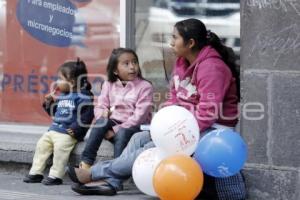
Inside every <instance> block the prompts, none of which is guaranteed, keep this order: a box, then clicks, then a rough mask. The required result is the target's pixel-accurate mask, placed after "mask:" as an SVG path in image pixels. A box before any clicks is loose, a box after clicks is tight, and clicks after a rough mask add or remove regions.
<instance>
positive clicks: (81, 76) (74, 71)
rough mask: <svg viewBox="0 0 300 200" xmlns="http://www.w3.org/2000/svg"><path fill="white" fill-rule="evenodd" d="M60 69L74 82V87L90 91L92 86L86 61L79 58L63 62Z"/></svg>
mask: <svg viewBox="0 0 300 200" xmlns="http://www.w3.org/2000/svg"><path fill="white" fill-rule="evenodd" d="M58 71H59V72H61V74H62V75H63V76H64V77H65V78H66V79H67V80H68V81H73V82H74V84H75V85H74V88H73V89H76V88H78V89H85V90H88V91H90V90H91V89H92V86H91V84H90V82H89V81H88V77H87V74H88V71H87V69H86V65H85V63H84V62H83V61H82V60H80V58H77V61H68V62H65V63H64V64H62V65H61V66H60V67H59V68H58Z"/></svg>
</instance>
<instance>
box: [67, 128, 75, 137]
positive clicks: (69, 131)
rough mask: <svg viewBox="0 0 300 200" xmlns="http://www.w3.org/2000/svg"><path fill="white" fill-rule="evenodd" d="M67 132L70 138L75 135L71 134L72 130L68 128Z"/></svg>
mask: <svg viewBox="0 0 300 200" xmlns="http://www.w3.org/2000/svg"><path fill="white" fill-rule="evenodd" d="M67 132H68V134H69V135H70V136H72V137H74V136H75V134H74V132H73V130H72V129H70V128H68V129H67Z"/></svg>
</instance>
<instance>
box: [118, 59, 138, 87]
mask: <svg viewBox="0 0 300 200" xmlns="http://www.w3.org/2000/svg"><path fill="white" fill-rule="evenodd" d="M139 70H140V68H139V64H138V61H137V59H136V57H135V56H134V55H133V54H132V53H122V54H121V55H120V56H119V59H118V66H117V69H116V71H114V74H115V75H117V76H118V77H119V79H120V80H121V81H132V80H134V79H135V78H136V77H137V76H138V73H139Z"/></svg>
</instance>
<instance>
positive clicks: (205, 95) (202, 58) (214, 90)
mask: <svg viewBox="0 0 300 200" xmlns="http://www.w3.org/2000/svg"><path fill="white" fill-rule="evenodd" d="M166 104H167V105H175V104H176V105H181V106H183V107H185V108H187V109H188V110H190V111H191V112H192V113H193V114H194V116H195V117H196V119H197V121H198V125H199V128H200V130H201V131H204V130H206V129H207V128H209V127H211V126H212V125H213V124H214V123H218V124H221V125H225V126H231V127H234V126H235V125H236V123H237V121H238V97H237V87H236V83H235V78H234V77H233V76H232V73H231V71H230V69H229V68H228V66H227V65H226V64H225V63H224V62H223V60H222V59H221V56H220V55H219V53H218V52H217V51H216V50H215V49H214V48H212V47H211V46H206V47H204V48H203V49H202V50H201V51H200V52H199V54H198V56H197V59H196V60H195V61H194V63H192V64H191V65H189V66H188V63H187V61H186V60H185V59H184V58H182V57H180V58H178V59H177V61H176V63H175V67H174V70H173V79H172V83H171V90H170V98H169V100H168V101H167V102H166Z"/></svg>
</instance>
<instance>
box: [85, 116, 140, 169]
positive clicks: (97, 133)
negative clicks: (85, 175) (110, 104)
mask: <svg viewBox="0 0 300 200" xmlns="http://www.w3.org/2000/svg"><path fill="white" fill-rule="evenodd" d="M116 124H118V122H117V121H115V120H111V119H106V118H100V119H98V120H97V121H96V122H95V124H94V125H93V128H92V130H91V133H90V136H89V138H88V140H87V143H86V145H85V147H84V150H83V152H82V155H81V160H82V161H84V162H85V163H87V164H90V165H92V164H93V163H94V162H95V159H96V156H97V152H98V149H99V147H100V145H101V143H102V140H103V138H104V137H105V134H106V133H107V131H108V130H112V127H113V126H114V125H116ZM139 130H140V129H139V126H134V127H130V128H120V129H119V131H118V132H117V133H116V135H115V136H114V137H113V138H112V139H110V140H109V141H110V142H112V143H113V144H114V157H115V158H116V157H119V156H120V155H121V153H122V151H123V150H124V148H125V147H126V145H127V143H128V142H129V140H130V138H131V136H132V135H133V134H134V133H136V132H138V131H139Z"/></svg>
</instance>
